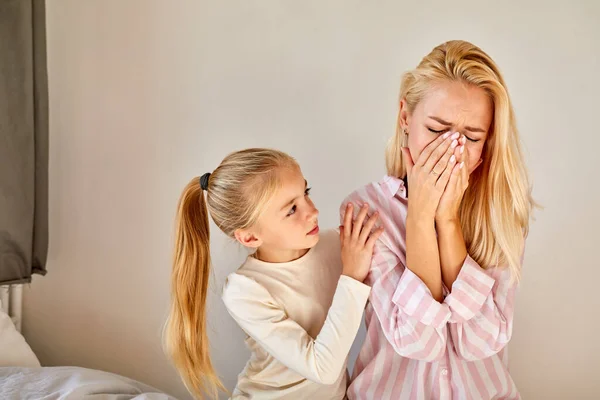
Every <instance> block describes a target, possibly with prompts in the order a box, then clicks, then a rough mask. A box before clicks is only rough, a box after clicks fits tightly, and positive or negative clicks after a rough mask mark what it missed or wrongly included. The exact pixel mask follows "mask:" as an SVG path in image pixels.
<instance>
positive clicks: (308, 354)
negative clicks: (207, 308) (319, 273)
mask: <svg viewBox="0 0 600 400" xmlns="http://www.w3.org/2000/svg"><path fill="white" fill-rule="evenodd" d="M370 290H371V288H370V287H369V286H367V285H364V284H363V283H361V282H359V281H357V280H355V279H352V278H350V277H348V276H343V275H342V276H341V277H340V279H339V282H338V286H337V289H336V291H335V294H334V297H333V302H332V304H331V307H330V308H329V312H328V313H327V318H326V320H325V323H324V325H323V328H322V329H321V331H320V333H319V335H318V336H317V337H316V338H315V339H313V338H312V337H311V336H310V335H309V334H308V333H307V332H306V331H305V330H304V329H303V328H302V327H301V326H300V325H298V323H296V322H295V321H294V320H292V319H290V318H288V316H287V314H286V313H285V310H284V309H283V308H282V307H281V306H280V305H279V304H278V303H277V302H276V301H275V300H274V299H273V297H272V296H271V295H270V294H269V292H268V291H267V290H266V289H265V288H264V287H263V286H261V285H260V284H258V283H257V282H256V281H254V280H253V279H250V278H248V277H245V276H242V275H239V274H232V275H230V276H229V277H228V279H227V282H226V284H225V287H224V290H223V301H224V302H225V306H226V307H227V310H228V311H229V313H230V314H231V316H232V317H233V318H234V319H235V321H236V322H237V323H238V324H239V326H240V327H241V328H242V329H243V330H244V331H245V332H246V333H247V334H248V335H249V336H250V337H252V338H253V339H254V340H255V341H256V342H257V343H258V344H259V345H260V346H261V347H262V348H264V349H265V351H267V352H268V353H269V354H270V355H272V356H273V357H274V358H275V359H277V360H278V361H279V362H281V363H282V364H283V365H285V366H286V367H288V368H290V369H291V370H294V371H296V372H297V373H298V374H300V375H302V376H303V377H305V378H307V379H310V380H311V381H314V382H318V383H322V384H332V383H335V382H336V380H337V379H338V378H339V376H340V374H341V373H342V371H343V370H344V368H345V366H346V360H347V357H348V353H349V352H350V347H351V346H352V343H353V341H354V338H355V336H356V333H357V332H358V328H359V326H360V323H361V320H362V314H363V310H364V307H365V304H366V302H367V298H368V297H369V292H370ZM299 301H300V300H299Z"/></svg>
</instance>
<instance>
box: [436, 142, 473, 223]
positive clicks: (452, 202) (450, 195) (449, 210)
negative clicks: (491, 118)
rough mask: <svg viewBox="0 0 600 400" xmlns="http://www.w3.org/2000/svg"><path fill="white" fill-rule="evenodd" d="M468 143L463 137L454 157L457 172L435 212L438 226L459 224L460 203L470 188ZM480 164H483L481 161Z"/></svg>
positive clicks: (451, 177) (449, 182)
mask: <svg viewBox="0 0 600 400" xmlns="http://www.w3.org/2000/svg"><path fill="white" fill-rule="evenodd" d="M466 142H467V138H466V137H465V136H464V135H463V136H462V137H461V138H460V139H459V143H458V144H459V146H458V147H457V148H456V149H455V152H454V156H455V157H456V160H457V165H455V167H454V168H455V169H456V170H457V171H455V172H456V173H452V174H451V175H450V180H449V181H448V184H447V185H446V189H445V190H444V193H443V194H442V197H441V198H440V203H439V205H438V208H437V210H436V212H435V222H436V223H437V224H445V223H448V222H458V211H459V208H460V203H461V202H462V198H463V195H464V194H465V191H466V190H467V187H468V186H469V169H468V168H467V166H466V165H465V161H467V160H468V159H469V156H468V154H469V151H468V150H467V148H466V147H465V143H466ZM479 162H480V163H481V160H479ZM477 166H479V164H478V165H477ZM477 166H476V167H475V168H477Z"/></svg>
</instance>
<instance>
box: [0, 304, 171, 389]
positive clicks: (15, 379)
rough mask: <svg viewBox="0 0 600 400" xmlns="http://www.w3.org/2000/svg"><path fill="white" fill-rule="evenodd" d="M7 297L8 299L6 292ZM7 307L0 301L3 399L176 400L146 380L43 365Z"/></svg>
mask: <svg viewBox="0 0 600 400" xmlns="http://www.w3.org/2000/svg"><path fill="white" fill-rule="evenodd" d="M3 298H4V301H5V302H6V296H3ZM0 302H1V300H0ZM12 308H13V309H14V308H15V307H12ZM7 309H10V308H9V307H7V305H6V304H4V305H3V306H2V304H0V399H2V400H34V399H35V400H76V399H77V400H79V399H88V400H129V399H135V400H176V399H175V398H174V397H172V396H169V395H167V394H165V393H162V392H161V391H159V390H157V389H155V388H153V387H151V386H149V385H146V384H144V383H142V382H138V381H135V380H133V379H129V378H126V377H124V376H120V375H116V374H112V373H109V372H106V371H99V370H93V369H87V368H81V367H72V366H65V367H42V366H41V365H40V362H39V360H38V358H37V357H36V355H35V353H34V352H33V350H32V349H31V347H30V346H29V345H28V344H27V342H26V341H25V338H24V337H23V335H22V334H21V333H20V332H19V329H17V325H15V320H17V319H18V318H20V316H13V317H11V316H10V315H9V312H7ZM18 322H19V323H18V325H19V326H20V320H19V321H18Z"/></svg>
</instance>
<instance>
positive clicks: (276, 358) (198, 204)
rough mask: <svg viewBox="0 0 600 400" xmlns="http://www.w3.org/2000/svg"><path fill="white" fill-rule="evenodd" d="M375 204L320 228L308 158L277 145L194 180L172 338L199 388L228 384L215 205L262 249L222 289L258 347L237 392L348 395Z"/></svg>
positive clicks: (178, 360)
mask: <svg viewBox="0 0 600 400" xmlns="http://www.w3.org/2000/svg"><path fill="white" fill-rule="evenodd" d="M205 192H206V199H205V198H204V196H205ZM367 210H368V206H365V207H363V209H362V210H361V211H360V213H359V215H358V217H357V218H356V220H355V222H354V224H353V222H352V215H353V212H352V211H353V210H352V207H350V208H348V210H347V212H346V218H345V220H344V225H343V226H342V227H341V228H340V234H339V235H338V234H337V233H336V232H335V231H327V232H323V233H320V232H319V225H318V219H317V217H318V214H319V212H318V210H317V209H316V208H315V206H314V204H313V203H312V201H311V200H310V197H309V189H308V187H307V183H306V180H305V179H304V177H303V176H302V172H301V171H300V167H299V166H298V164H297V163H296V161H295V160H294V159H293V158H291V157H290V156H288V155H287V154H285V153H282V152H279V151H275V150H268V149H248V150H243V151H239V152H236V153H233V154H230V155H229V156H227V157H226V158H225V159H224V160H223V162H222V163H221V165H220V166H219V167H218V168H217V169H216V170H215V171H214V172H213V173H212V174H204V175H203V176H202V177H201V178H200V179H194V180H192V181H191V182H190V183H189V184H188V185H187V187H186V188H185V190H184V192H183V195H182V197H181V200H180V204H179V212H178V216H177V222H178V223H177V243H176V249H175V259H174V266H173V278H172V279H173V283H172V285H173V288H172V290H173V303H172V307H171V313H170V317H169V320H168V323H167V328H166V345H167V350H168V353H169V354H170V356H171V357H172V358H173V360H174V362H175V365H176V367H177V368H178V370H179V372H180V374H181V375H182V377H183V379H184V382H185V384H186V386H187V387H188V389H189V390H190V391H192V392H193V393H194V394H195V395H196V396H200V397H201V396H202V392H207V393H208V394H210V395H213V396H214V397H216V396H217V394H218V389H221V390H224V388H223V386H222V384H221V382H220V380H219V378H218V377H217V375H216V373H215V371H214V369H213V367H212V365H211V362H210V358H209V354H208V353H209V351H208V348H209V347H208V340H207V334H206V322H205V317H206V310H205V303H206V293H207V287H208V279H209V271H210V259H209V256H210V252H209V239H210V238H209V231H208V229H209V225H208V215H209V213H210V215H211V216H212V218H213V220H214V222H215V224H216V225H217V226H218V227H219V228H220V229H221V230H222V231H223V232H224V233H225V234H226V235H228V236H230V237H232V238H235V239H236V240H237V241H238V242H240V243H241V244H242V245H244V246H246V247H248V248H251V249H254V250H255V252H254V253H253V254H252V255H251V256H250V257H248V259H247V260H246V262H245V263H244V264H243V265H242V266H241V268H240V269H239V270H238V271H237V272H236V273H233V274H231V275H230V276H229V277H228V278H227V282H226V283H225V287H224V289H223V301H224V302H225V305H226V307H227V309H228V311H229V313H230V314H231V316H232V317H233V318H234V319H235V320H236V322H237V323H238V324H239V325H240V327H241V328H242V329H243V330H244V331H245V332H246V333H247V335H248V339H247V341H246V343H247V346H248V348H249V349H250V351H251V358H250V360H249V361H248V363H247V364H246V367H245V369H244V370H243V372H242V373H241V374H240V375H239V377H238V382H237V385H236V387H235V390H234V391H233V396H232V398H233V399H246V398H257V399H315V400H317V399H342V398H344V397H345V392H346V388H347V384H346V382H347V373H346V360H347V356H348V352H349V350H350V346H351V345H352V342H353V340H354V337H355V335H356V332H357V330H358V327H359V325H360V321H361V318H362V312H363V309H364V306H365V304H366V301H367V298H368V296H369V293H370V287H369V286H367V285H364V284H363V283H362V281H363V279H364V277H365V275H366V273H367V272H368V269H369V265H370V262H371V256H372V252H373V246H374V243H375V241H376V240H377V238H378V237H379V235H380V234H381V232H382V228H378V229H376V230H374V231H372V230H373V228H374V224H375V221H376V220H377V216H376V215H374V216H373V217H371V218H369V219H368V220H365V216H366V213H367ZM209 211H210V212H209ZM363 223H364V226H363ZM223 351H227V349H223Z"/></svg>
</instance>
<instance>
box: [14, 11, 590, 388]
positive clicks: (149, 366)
mask: <svg viewBox="0 0 600 400" xmlns="http://www.w3.org/2000/svg"><path fill="white" fill-rule="evenodd" d="M374 3H375V2H363V1H341V0H336V1H327V2H324V1H314V0H311V1H306V0H305V1H273V0H271V1H266V0H262V1H255V2H249V1H235V2H234V1H218V2H216V1H215V2H208V1H202V2H199V1H156V0H155V1H149V0H127V1H124V0H86V1H80V0H62V1H58V0H56V1H54V0H53V1H48V4H47V16H48V22H47V25H48V49H49V55H48V62H49V78H50V106H51V108H50V115H51V137H50V156H51V157H50V164H51V165H50V211H51V214H50V215H51V217H50V218H51V220H50V235H51V245H50V257H49V265H48V270H49V273H48V275H47V276H46V277H44V278H41V277H36V278H35V280H34V282H33V284H32V285H31V287H30V288H29V289H27V293H26V302H25V313H26V314H25V321H24V330H25V334H26V336H27V338H28V340H29V341H30V343H31V345H32V347H33V349H34V350H35V351H36V352H37V354H38V356H39V357H40V359H41V361H42V362H43V363H45V364H47V365H65V364H74V365H82V366H86V367H91V368H100V369H105V370H109V371H113V372H116V373H120V374H124V375H127V376H130V377H133V378H136V379H140V380H143V381H145V382H147V383H149V384H152V385H155V386H157V387H159V388H161V389H164V390H167V391H169V392H171V393H173V394H175V395H177V396H181V398H186V397H187V395H186V392H185V390H184V389H183V387H182V385H181V384H180V383H179V380H178V378H177V375H176V374H175V372H174V370H173V369H172V368H171V367H170V366H169V364H168V362H167V360H166V359H165V357H164V356H163V354H162V351H161V347H160V332H161V326H162V323H163V321H164V318H165V315H166V311H167V304H168V300H169V274H170V270H169V268H170V266H169V261H170V251H171V247H170V246H171V233H172V218H173V215H174V211H175V205H176V201H177V198H178V196H179V192H180V190H181V189H182V188H183V186H184V184H185V183H186V182H187V180H188V179H189V178H191V177H192V176H195V175H200V174H202V173H204V172H207V171H210V170H212V169H213V168H215V167H216V166H217V164H218V162H219V161H220V160H221V159H222V157H223V156H225V155H226V154H227V153H228V152H230V151H232V150H236V149H240V148H243V147H248V146H270V147H277V148H280V149H283V150H285V151H288V152H289V153H291V154H292V155H294V156H296V157H297V158H298V159H299V161H300V163H301V165H302V166H303V170H304V173H305V175H306V176H307V178H308V179H309V181H310V183H311V185H312V186H313V189H314V199H315V202H316V204H317V205H318V206H319V207H320V209H321V215H322V218H321V219H322V222H323V225H325V226H333V225H335V224H336V223H337V218H336V215H337V207H338V204H339V202H340V201H341V199H342V198H343V197H344V196H345V195H346V194H347V193H349V192H350V191H351V190H352V189H354V188H355V187H357V186H359V185H362V184H364V183H366V182H368V181H371V180H375V179H378V178H379V177H380V176H382V175H383V173H384V170H383V151H384V145H385V142H386V140H387V138H388V137H389V136H390V135H391V134H392V133H393V131H394V120H395V117H396V115H395V107H396V98H397V93H398V87H399V80H400V75H401V73H402V72H403V71H405V70H407V69H409V68H411V67H413V66H415V65H416V64H417V63H418V61H419V60H420V58H421V57H422V56H424V55H425V54H426V53H427V52H428V51H429V50H430V49H431V48H432V47H433V46H435V45H437V44H439V43H440V42H442V41H445V40H449V39H455V38H462V39H467V40H471V41H473V42H474V43H476V44H478V45H480V46H481V47H482V48H483V49H484V50H486V51H488V52H489V53H490V54H491V55H492V57H494V59H495V60H496V61H497V62H498V63H499V65H500V66H501V68H502V70H503V72H504V74H505V77H506V79H507V81H508V85H509V88H510V91H511V94H512V98H513V100H514V105H515V107H516V110H517V116H518V123H519V127H520V128H521V131H522V134H523V141H524V144H525V147H526V151H527V158H528V161H529V165H530V170H531V173H532V176H533V178H534V182H535V197H536V198H537V200H539V201H540V202H541V203H543V205H544V206H545V207H546V208H545V210H544V211H543V212H542V213H538V214H537V215H538V217H537V221H536V222H535V224H534V225H533V226H532V230H531V235H530V240H529V242H528V247H527V255H526V262H525V269H524V279H523V285H522V289H521V292H520V294H519V299H518V310H517V315H516V323H515V327H516V328H515V334H514V338H513V341H512V343H511V351H512V362H511V364H512V370H513V373H514V377H515V379H516V381H517V383H518V386H519V387H520V389H521V391H522V394H523V395H524V397H525V398H528V399H541V398H544V399H551V398H556V399H564V398H572V399H575V398H577V399H584V398H592V397H595V396H594V395H596V396H597V395H598V394H599V393H600V381H598V380H597V371H598V370H600V341H599V340H598V339H597V334H596V332H597V331H598V328H600V321H599V320H598V317H597V316H598V315H599V314H600V313H599V312H598V310H599V308H600V300H599V296H598V295H597V292H598V290H597V286H598V281H599V280H600V268H599V267H600V262H599V261H598V258H597V257H596V256H595V253H596V252H597V239H598V233H597V232H598V230H597V227H598V224H599V223H600V215H599V211H598V204H599V203H600V189H599V186H598V183H597V176H596V175H597V174H596V171H598V166H597V164H596V161H594V160H596V159H597V154H598V149H599V148H600V139H599V138H600V131H599V129H600V128H599V127H600V124H599V123H598V120H597V119H596V118H597V116H598V105H599V103H598V100H597V99H598V97H597V96H598V93H599V91H600V78H599V77H598V71H600V61H599V56H598V54H599V52H600V25H599V24H598V20H599V18H600V6H599V5H598V4H599V3H598V2H595V1H593V0H590V1H587V2H579V4H578V5H574V4H575V3H576V2H575V3H573V4H571V5H568V4H566V2H563V4H562V5H552V6H550V5H548V3H541V2H540V3H537V4H535V3H531V2H523V1H520V2H501V3H497V2H496V3H493V5H492V3H490V5H488V6H485V5H483V3H482V2H480V1H464V0H455V1H453V2H447V1H438V0H436V1H433V0H432V1H423V2H406V1H404V2H400V1H380V2H377V5H374ZM408 3H411V4H410V5H409V4H408ZM419 3H420V4H419ZM403 4H405V5H403ZM417 4H419V5H417ZM215 232H216V231H215ZM213 238H214V239H213V255H214V259H215V265H216V267H217V268H216V273H215V285H214V293H215V294H214V295H213V296H212V297H211V299H210V300H211V305H210V326H211V329H212V330H211V337H212V338H213V342H212V343H213V347H214V359H215V364H216V367H217V368H218V370H219V372H220V373H221V374H222V375H223V377H224V379H225V382H226V384H227V386H228V387H230V388H231V387H232V386H233V384H234V382H235V378H236V375H237V373H239V371H240V370H241V368H242V366H243V364H244V362H245V360H246V357H247V352H246V350H245V349H244V347H243V343H242V339H243V335H242V333H241V331H240V330H239V329H238V328H237V327H236V326H235V324H234V323H233V322H232V320H231V319H230V318H229V316H228V315H227V314H226V311H225V309H224V307H223V305H222V303H221V302H220V300H219V298H218V293H219V291H220V285H221V283H222V281H223V278H224V276H225V275H226V274H227V273H229V272H231V271H233V270H234V269H235V268H236V267H237V266H238V265H239V263H240V261H241V260H242V254H241V252H240V251H238V248H237V247H236V246H235V245H233V244H231V243H230V242H228V241H227V240H225V239H224V238H223V236H222V235H220V234H216V233H215V234H214V236H213Z"/></svg>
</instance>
